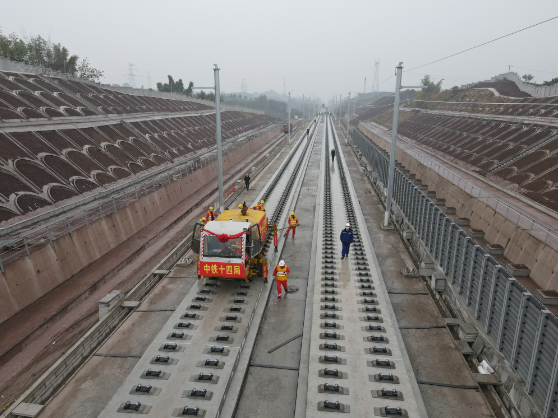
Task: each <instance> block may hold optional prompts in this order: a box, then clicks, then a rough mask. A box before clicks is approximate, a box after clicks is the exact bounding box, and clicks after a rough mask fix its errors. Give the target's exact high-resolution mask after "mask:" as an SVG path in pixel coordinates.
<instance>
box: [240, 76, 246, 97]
mask: <svg viewBox="0 0 560 418" xmlns="http://www.w3.org/2000/svg"><path fill="white" fill-rule="evenodd" d="M241 93H245V94H247V83H245V80H244V79H243V80H241Z"/></svg>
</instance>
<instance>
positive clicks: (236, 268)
mask: <svg viewBox="0 0 560 418" xmlns="http://www.w3.org/2000/svg"><path fill="white" fill-rule="evenodd" d="M199 264H200V267H199V271H200V273H199V274H200V275H201V276H206V277H208V276H210V277H231V278H240V279H243V278H245V265H244V264H243V263H235V264H234V263H220V262H214V261H210V262H206V261H201V262H200V263H199Z"/></svg>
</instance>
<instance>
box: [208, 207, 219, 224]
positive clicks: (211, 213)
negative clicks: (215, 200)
mask: <svg viewBox="0 0 560 418" xmlns="http://www.w3.org/2000/svg"><path fill="white" fill-rule="evenodd" d="M217 217H218V215H217V214H216V212H214V208H213V207H212V206H210V209H209V210H208V212H206V220H207V221H215V220H216V218H217Z"/></svg>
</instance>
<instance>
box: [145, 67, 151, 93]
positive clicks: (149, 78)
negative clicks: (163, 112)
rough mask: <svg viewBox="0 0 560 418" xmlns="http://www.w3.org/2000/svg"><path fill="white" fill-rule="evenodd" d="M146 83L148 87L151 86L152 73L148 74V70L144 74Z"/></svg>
mask: <svg viewBox="0 0 560 418" xmlns="http://www.w3.org/2000/svg"><path fill="white" fill-rule="evenodd" d="M146 84H147V85H148V87H147V88H148V89H151V88H152V74H150V72H149V71H148V73H147V74H146Z"/></svg>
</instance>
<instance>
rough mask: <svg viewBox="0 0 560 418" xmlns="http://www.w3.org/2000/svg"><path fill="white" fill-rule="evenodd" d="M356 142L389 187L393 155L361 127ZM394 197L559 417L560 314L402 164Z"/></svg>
mask: <svg viewBox="0 0 560 418" xmlns="http://www.w3.org/2000/svg"><path fill="white" fill-rule="evenodd" d="M353 141H354V143H355V145H356V147H357V148H358V150H359V151H360V153H361V155H362V157H363V158H364V159H365V162H367V164H368V165H369V166H370V167H371V168H372V169H373V170H374V171H375V172H376V174H377V176H378V177H379V180H380V181H381V182H382V183H383V185H384V186H385V187H387V177H388V173H389V160H388V158H387V156H386V155H385V154H384V153H383V152H382V150H381V149H380V148H379V147H377V146H376V145H375V144H373V142H371V141H370V140H369V139H368V138H366V137H365V135H363V134H362V133H361V132H360V131H358V130H357V129H355V130H354V133H353ZM393 198H394V202H393V203H394V204H396V205H398V207H399V208H400V210H401V212H402V214H403V216H404V217H405V218H406V221H407V222H408V224H409V225H410V227H411V228H413V229H414V230H415V232H416V233H417V235H418V238H419V239H420V240H421V241H422V243H423V245H424V246H425V248H426V250H427V251H429V252H430V255H431V256H432V257H433V259H434V261H435V262H436V263H437V264H438V265H439V267H440V268H441V270H442V271H443V272H444V274H445V275H446V277H447V280H448V282H450V285H454V286H455V287H456V289H457V290H458V293H459V295H460V297H461V298H462V299H463V302H464V303H466V305H467V306H470V307H471V308H472V310H473V312H474V316H475V318H476V319H477V320H478V321H480V325H481V328H483V329H484V331H485V332H486V336H487V338H488V340H489V341H491V343H492V345H493V346H494V347H495V348H496V349H497V350H499V351H501V352H502V353H503V355H504V356H505V357H506V358H507V359H508V361H509V362H510V364H511V366H512V367H513V369H514V370H515V371H516V373H517V375H518V376H519V378H520V379H521V380H522V381H523V382H524V384H525V390H526V391H527V393H529V394H530V395H533V398H534V399H535V401H536V403H537V405H539V406H540V408H542V411H543V415H544V416H545V417H547V418H548V417H557V416H558V413H557V403H558V394H557V386H558V373H557V371H558V319H557V318H556V317H555V316H554V315H553V314H552V313H551V312H550V311H548V310H547V309H546V308H545V307H544V306H543V305H542V304H541V303H540V302H539V300H538V299H537V298H536V297H535V296H533V295H532V294H531V293H529V292H528V291H527V289H525V287H523V286H522V285H521V284H520V283H519V282H518V281H517V280H515V279H514V278H513V277H512V276H511V275H510V274H509V272H508V271H507V270H505V269H504V268H503V267H502V266H501V265H500V264H499V263H498V262H497V261H496V260H494V258H493V257H492V256H490V255H489V254H488V253H487V252H486V251H485V250H484V249H483V248H482V247H480V246H479V245H478V244H477V243H476V242H475V241H474V240H473V239H472V238H470V237H469V236H468V235H467V234H466V233H465V232H464V231H463V230H462V229H461V228H460V227H459V226H458V225H457V224H456V223H454V222H453V221H452V220H451V218H449V217H448V216H447V215H446V214H445V213H443V211H442V210H441V209H440V208H438V207H437V206H436V205H435V204H434V203H433V202H432V200H431V199H430V198H428V197H427V196H426V195H425V194H424V193H423V192H422V191H421V190H420V189H419V188H418V187H416V186H415V185H414V183H413V182H412V181H411V180H410V179H409V178H408V177H407V176H406V175H405V173H403V172H401V171H400V170H399V169H395V188H394V191H393Z"/></svg>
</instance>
